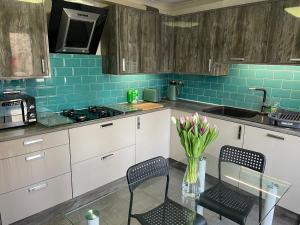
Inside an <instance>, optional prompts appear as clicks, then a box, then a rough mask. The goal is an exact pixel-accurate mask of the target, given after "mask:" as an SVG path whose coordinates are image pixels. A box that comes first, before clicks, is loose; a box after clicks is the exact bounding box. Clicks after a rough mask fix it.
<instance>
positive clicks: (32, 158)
mask: <svg viewBox="0 0 300 225" xmlns="http://www.w3.org/2000/svg"><path fill="white" fill-rule="evenodd" d="M43 158H45V153H41V154H38V155H32V156H27V157H25V160H26V161H31V160H35V159H43Z"/></svg>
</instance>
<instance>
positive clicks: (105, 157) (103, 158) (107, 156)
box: [101, 154, 115, 160]
mask: <svg viewBox="0 0 300 225" xmlns="http://www.w3.org/2000/svg"><path fill="white" fill-rule="evenodd" d="M114 155H115V154H109V155H106V156H103V157H101V160H105V159H107V158H109V157H112V156H114Z"/></svg>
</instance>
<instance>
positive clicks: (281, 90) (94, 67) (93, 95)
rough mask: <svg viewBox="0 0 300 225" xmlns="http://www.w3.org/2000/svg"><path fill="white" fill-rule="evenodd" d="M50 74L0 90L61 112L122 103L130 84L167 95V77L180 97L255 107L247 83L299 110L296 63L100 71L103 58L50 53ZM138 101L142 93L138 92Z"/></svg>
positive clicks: (257, 100)
mask: <svg viewBox="0 0 300 225" xmlns="http://www.w3.org/2000/svg"><path fill="white" fill-rule="evenodd" d="M50 60H51V71H52V76H51V78H48V79H26V80H25V79H24V80H13V81H1V83H0V91H3V90H7V89H14V90H16V89H17V90H22V91H23V92H26V93H27V94H29V95H32V96H35V97H36V102H37V106H38V110H39V111H44V110H50V111H61V110H62V109H64V108H81V107H86V106H88V105H101V104H113V103H120V102H126V93H127V90H128V89H129V88H138V89H139V91H140V94H141V95H142V92H143V89H144V88H146V87H155V88H159V89H160V91H161V95H162V96H166V91H167V84H168V81H169V80H171V79H175V80H183V81H184V87H183V88H182V90H181V94H180V98H184V99H189V100H194V101H201V102H208V103H214V104H224V105H229V106H235V107H243V108H249V109H255V110H259V109H260V105H261V102H262V93H260V92H255V91H249V90H248V88H249V87H264V88H266V89H267V91H268V99H267V100H268V102H269V103H279V104H280V106H281V107H283V108H286V109H291V110H296V111H300V66H281V65H248V64H234V65H231V68H230V73H229V75H228V76H223V77H212V76H201V75H186V74H185V75H180V74H137V75H127V76H124V75H121V76H116V75H104V74H103V73H102V68H101V64H102V63H101V56H96V55H79V54H78V55H76V54H51V57H50ZM140 98H141V99H142V96H140Z"/></svg>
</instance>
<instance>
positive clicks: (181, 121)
mask: <svg viewBox="0 0 300 225" xmlns="http://www.w3.org/2000/svg"><path fill="white" fill-rule="evenodd" d="M179 121H180V124H181V125H183V124H184V123H185V118H184V116H180V117H179Z"/></svg>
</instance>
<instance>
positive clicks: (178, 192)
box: [65, 155, 291, 225]
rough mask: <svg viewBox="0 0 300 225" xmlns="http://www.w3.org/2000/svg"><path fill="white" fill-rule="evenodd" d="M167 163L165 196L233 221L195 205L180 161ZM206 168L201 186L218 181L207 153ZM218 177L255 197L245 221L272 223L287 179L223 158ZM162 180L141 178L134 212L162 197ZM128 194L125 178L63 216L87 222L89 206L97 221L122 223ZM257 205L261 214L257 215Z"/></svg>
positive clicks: (215, 223) (213, 220)
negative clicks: (184, 184) (186, 190)
mask: <svg viewBox="0 0 300 225" xmlns="http://www.w3.org/2000/svg"><path fill="white" fill-rule="evenodd" d="M169 164H170V166H169V167H170V172H169V173H170V184H169V191H168V197H169V198H170V199H172V200H174V201H176V202H178V203H179V204H182V205H183V206H186V207H187V208H190V209H192V210H193V211H194V212H195V213H196V212H197V213H199V214H201V215H202V216H203V217H204V218H205V219H206V221H207V224H208V225H222V224H224V225H230V224H236V223H234V222H231V221H230V220H229V219H227V218H225V217H222V219H220V217H219V215H218V214H217V213H215V212H213V211H210V210H208V209H206V208H203V207H201V206H199V205H197V206H195V199H194V198H191V197H189V196H187V195H186V194H185V193H183V192H182V180H183V176H184V166H183V164H181V163H178V162H174V161H173V160H171V161H170V163H169ZM205 170H206V173H205V176H204V178H203V179H204V180H202V185H203V186H202V189H203V190H207V189H209V188H211V187H212V186H213V185H215V184H217V183H218V182H220V181H219V179H218V158H216V157H214V156H210V155H207V160H206V169H205ZM202 172H203V171H202ZM220 178H221V180H222V182H223V183H224V184H225V185H230V186H232V187H234V188H235V189H236V190H242V191H243V192H245V193H247V194H249V195H250V196H252V197H253V198H254V199H255V203H254V206H253V207H252V209H251V211H250V214H249V215H248V217H247V223H246V224H247V225H248V224H249V225H258V224H262V225H272V221H273V215H274V209H275V206H276V205H277V204H278V202H279V201H280V199H281V198H282V197H283V196H284V195H285V194H286V192H288V190H289V188H290V186H291V184H289V183H288V182H285V181H282V180H279V179H277V178H273V177H270V176H268V175H267V174H262V173H259V172H255V171H253V170H250V169H248V168H246V167H243V166H237V165H235V164H232V163H224V162H223V163H222V164H221V176H220ZM165 184H166V178H164V177H158V178H153V179H150V180H148V181H146V182H144V183H143V184H142V185H141V186H140V187H139V188H137V189H136V190H135V192H134V201H133V212H134V213H143V212H146V211H149V210H151V209H152V208H154V207H156V206H158V205H160V204H161V203H162V202H163V200H164V190H165ZM129 196H130V195H129V189H128V187H127V183H126V180H125V179H124V180H123V181H122V182H121V184H119V185H118V187H115V188H114V190H113V191H111V192H110V193H109V194H106V195H104V196H102V197H100V198H98V199H94V200H93V201H91V202H89V203H88V204H85V205H83V206H81V207H79V208H76V209H74V210H72V211H70V212H68V213H67V214H66V215H65V217H66V218H67V219H68V221H70V223H71V224H74V225H86V224H88V221H87V219H86V215H87V214H88V212H90V210H96V211H98V212H99V218H100V219H99V221H100V225H125V224H127V218H128V209H129ZM260 200H261V201H260ZM260 202H261V204H260ZM260 209H261V216H259V211H260ZM131 224H132V225H135V224H136V225H137V224H139V223H138V222H137V221H136V220H135V219H132V220H131Z"/></svg>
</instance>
